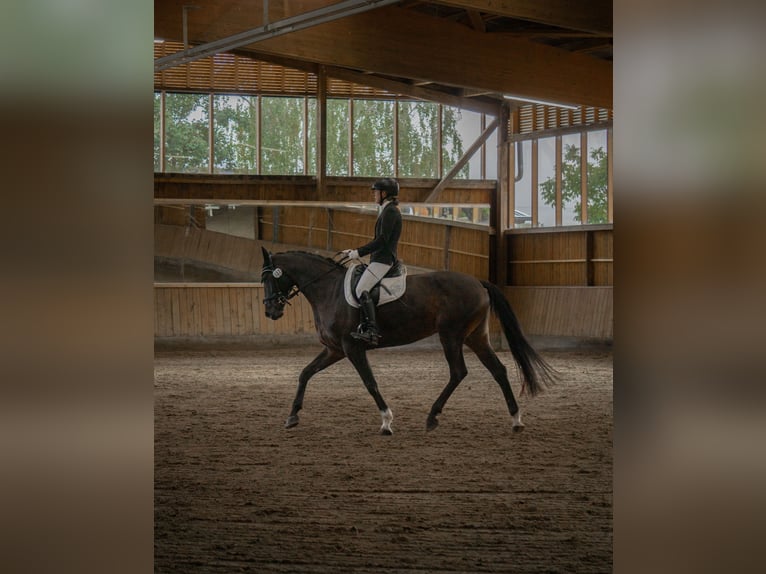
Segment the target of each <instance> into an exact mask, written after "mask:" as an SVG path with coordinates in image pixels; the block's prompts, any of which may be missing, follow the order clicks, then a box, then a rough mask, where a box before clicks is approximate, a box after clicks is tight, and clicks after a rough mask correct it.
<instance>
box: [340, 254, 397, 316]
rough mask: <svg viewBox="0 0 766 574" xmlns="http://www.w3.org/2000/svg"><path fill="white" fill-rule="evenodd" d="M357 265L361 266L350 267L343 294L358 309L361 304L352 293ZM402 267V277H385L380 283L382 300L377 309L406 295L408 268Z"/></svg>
mask: <svg viewBox="0 0 766 574" xmlns="http://www.w3.org/2000/svg"><path fill="white" fill-rule="evenodd" d="M357 265H359V263H352V264H351V265H349V267H348V270H347V271H346V277H345V279H344V280H343V293H344V294H345V296H346V302H347V303H348V304H349V305H351V306H352V307H354V308H357V309H358V308H359V303H358V302H357V300H356V297H354V294H353V292H352V291H351V276H352V275H353V273H354V269H355V268H356V266H357ZM401 267H402V274H401V275H399V276H398V277H385V278H384V279H383V280H382V281H381V282H380V300H379V301H378V304H377V307H380V306H381V305H385V304H386V303H390V302H391V301H396V300H397V299H398V298H399V297H401V296H402V295H404V292H405V290H406V289H407V267H406V266H405V265H404V263H402V264H401Z"/></svg>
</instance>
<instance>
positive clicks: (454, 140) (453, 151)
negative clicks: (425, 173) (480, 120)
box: [440, 106, 469, 179]
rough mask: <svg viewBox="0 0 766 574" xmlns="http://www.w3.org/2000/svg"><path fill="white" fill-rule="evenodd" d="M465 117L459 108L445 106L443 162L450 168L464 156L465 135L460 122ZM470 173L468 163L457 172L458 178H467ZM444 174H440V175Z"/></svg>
mask: <svg viewBox="0 0 766 574" xmlns="http://www.w3.org/2000/svg"><path fill="white" fill-rule="evenodd" d="M462 118H463V112H462V111H461V110H460V109H459V108H453V107H451V106H444V111H443V113H442V142H443V144H442V164H443V165H444V169H445V170H448V169H449V168H451V167H452V166H453V165H455V164H456V163H457V160H458V159H460V158H461V157H462V156H463V153H464V148H463V136H461V135H460V130H459V129H458V124H459V123H460V120H461V119H462ZM468 174H469V166H468V164H466V165H464V166H463V168H462V169H461V170H460V171H459V172H458V173H457V174H455V178H457V179H467V178H468ZM441 175H443V174H440V176H441Z"/></svg>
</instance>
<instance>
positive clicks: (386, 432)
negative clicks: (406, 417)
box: [380, 429, 394, 436]
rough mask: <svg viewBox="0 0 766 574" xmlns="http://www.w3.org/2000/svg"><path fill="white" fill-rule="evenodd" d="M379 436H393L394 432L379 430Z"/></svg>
mask: <svg viewBox="0 0 766 574" xmlns="http://www.w3.org/2000/svg"><path fill="white" fill-rule="evenodd" d="M380 434H382V435H383V436H391V435H392V434H394V431H392V430H391V429H380Z"/></svg>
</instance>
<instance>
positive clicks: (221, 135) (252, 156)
mask: <svg viewBox="0 0 766 574" xmlns="http://www.w3.org/2000/svg"><path fill="white" fill-rule="evenodd" d="M257 115H258V99H257V98H256V97H255V96H229V95H220V96H215V97H214V98H213V120H214V121H213V146H214V148H213V149H214V162H215V163H214V169H215V171H216V173H256V171H257V151H258V150H257V131H256V125H257Z"/></svg>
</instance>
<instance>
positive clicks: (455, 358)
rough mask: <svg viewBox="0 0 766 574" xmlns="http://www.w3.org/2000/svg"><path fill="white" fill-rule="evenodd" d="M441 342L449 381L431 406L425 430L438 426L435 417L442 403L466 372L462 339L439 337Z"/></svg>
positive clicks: (439, 412) (439, 411) (442, 405)
mask: <svg viewBox="0 0 766 574" xmlns="http://www.w3.org/2000/svg"><path fill="white" fill-rule="evenodd" d="M441 343H442V347H443V348H444V356H445V357H447V362H448V363H449V382H448V383H447V386H446V387H444V390H443V391H442V392H441V394H440V395H439V398H438V399H436V401H435V402H434V404H433V406H432V407H431V412H430V413H429V414H428V419H426V430H434V429H435V428H436V427H437V426H439V420H438V419H437V418H436V417H437V416H439V415H440V414H441V412H442V409H443V408H444V404H445V403H446V402H447V399H449V398H450V395H452V393H453V392H454V391H455V389H456V388H457V386H458V385H459V384H460V381H462V380H463V379H464V378H465V376H466V375H467V374H468V368H467V367H466V366H465V357H463V341H462V339H461V340H458V339H454V338H446V337H441Z"/></svg>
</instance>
